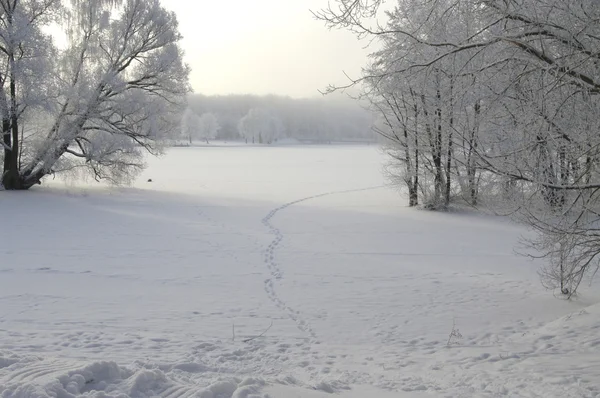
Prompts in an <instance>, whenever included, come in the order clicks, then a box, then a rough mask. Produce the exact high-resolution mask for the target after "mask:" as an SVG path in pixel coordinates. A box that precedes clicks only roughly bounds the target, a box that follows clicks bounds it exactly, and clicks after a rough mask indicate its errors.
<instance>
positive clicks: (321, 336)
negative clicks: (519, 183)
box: [0, 146, 600, 398]
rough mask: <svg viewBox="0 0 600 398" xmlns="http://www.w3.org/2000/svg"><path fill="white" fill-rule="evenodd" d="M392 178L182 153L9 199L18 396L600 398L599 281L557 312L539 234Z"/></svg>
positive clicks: (303, 150) (13, 367)
mask: <svg viewBox="0 0 600 398" xmlns="http://www.w3.org/2000/svg"><path fill="white" fill-rule="evenodd" d="M382 161H383V157H382V155H381V154H380V153H379V152H378V151H377V150H376V149H375V148H373V147H335V146H332V147H326V146H324V147H296V148H294V147H277V148H257V147H252V148H244V147H215V148H176V149H172V150H171V151H170V152H169V154H168V155H167V156H166V157H164V158H161V159H149V166H150V167H149V169H148V170H147V171H146V172H145V173H144V175H143V176H141V177H140V179H139V181H138V182H137V183H136V185H135V187H133V188H127V189H113V188H102V187H96V186H87V185H81V184H67V185H65V184H64V183H62V182H56V181H55V182H49V183H48V186H45V187H40V188H38V189H36V190H34V191H32V192H28V193H12V192H3V193H2V194H1V195H0V200H1V201H8V203H9V204H10V206H9V208H11V209H14V211H11V212H5V211H4V210H3V211H4V213H3V214H2V220H3V222H7V223H10V224H11V225H15V226H16V229H15V233H14V234H13V235H9V236H8V238H7V239H5V241H6V244H5V245H4V246H3V247H0V259H1V261H0V396H2V397H3V398H4V397H69V398H70V397H76V396H89V397H151V396H161V397H169V398H183V397H192V396H195V397H203V398H231V397H266V396H270V397H272V398H280V397H307V398H311V397H323V396H328V395H329V394H331V393H337V394H340V395H341V396H343V397H348V398H350V397H353V398H354V397H382V398H387V397H404V396H406V397H420V396H436V397H438V396H439V397H458V396H465V397H466V396H473V397H497V396H512V397H554V396H556V397H559V396H560V397H600V318H599V316H600V307H599V306H598V304H597V303H599V302H600V294H598V289H597V285H594V286H591V287H589V288H587V289H584V290H583V291H582V294H581V296H580V297H579V298H578V300H577V301H574V302H565V301H561V300H557V299H555V298H554V297H552V294H551V293H550V292H548V291H545V290H544V289H543V288H542V287H541V286H540V283H539V280H538V276H537V267H538V266H539V264H538V263H533V262H530V261H529V260H527V259H525V258H523V257H519V256H516V255H515V254H514V251H513V248H514V246H515V244H516V243H517V242H518V238H519V236H520V235H522V234H526V233H527V231H525V230H523V229H522V228H521V227H519V226H517V225H514V224H511V223H510V222H508V221H506V220H501V219H497V218H491V217H485V216H479V215H473V214H437V213H432V212H427V211H418V210H412V209H407V208H405V207H404V201H403V199H402V198H400V197H399V195H398V193H397V192H394V191H393V190H392V189H390V188H389V187H385V186H384V185H385V181H384V179H383V177H382V176H381V164H382ZM149 178H151V179H152V181H153V182H152V183H148V182H147V180H148V179H149ZM3 208H4V209H5V208H6V207H3ZM453 325H454V326H455V327H456V328H457V329H459V331H460V334H461V335H462V338H455V339H452V340H451V344H448V338H449V334H450V332H451V331H452V328H453Z"/></svg>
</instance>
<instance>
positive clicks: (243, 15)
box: [162, 0, 371, 97]
mask: <svg viewBox="0 0 600 398" xmlns="http://www.w3.org/2000/svg"><path fill="white" fill-rule="evenodd" d="M162 3H163V5H164V6H165V7H166V8H167V9H170V10H172V11H175V12H176V13H177V16H178V20H179V25H180V26H179V29H180V32H181V33H182V34H183V36H184V40H183V42H182V46H183V48H184V50H185V53H186V62H187V63H188V64H189V65H190V66H191V68H192V73H191V76H190V80H191V84H192V87H193V89H194V91H195V92H196V93H202V94H207V95H212V94H230V93H234V94H246V93H251V94H278V95H289V96H292V97H314V96H317V95H319V93H318V91H317V90H319V89H324V88H325V87H326V86H327V85H328V84H330V83H333V84H340V83H347V82H348V80H347V79H346V78H345V77H344V74H343V72H344V71H345V72H347V73H348V74H349V75H350V76H353V77H358V75H359V73H360V68H361V67H362V66H364V65H365V63H366V62H367V58H366V56H367V54H368V53H369V52H371V51H370V50H365V49H364V48H363V47H364V46H365V45H366V42H359V41H358V40H357V39H356V37H355V36H354V35H352V34H351V33H349V32H346V31H338V30H332V31H329V30H328V29H327V28H326V27H325V26H324V24H323V23H322V22H321V21H317V20H315V19H314V17H313V16H312V14H311V13H310V11H309V10H311V9H312V10H318V9H321V8H323V7H326V6H327V0H162Z"/></svg>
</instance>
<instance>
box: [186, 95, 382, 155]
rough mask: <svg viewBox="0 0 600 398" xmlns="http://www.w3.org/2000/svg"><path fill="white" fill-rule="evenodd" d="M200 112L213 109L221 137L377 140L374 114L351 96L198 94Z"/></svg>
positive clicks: (193, 103) (195, 107) (194, 100)
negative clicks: (310, 96)
mask: <svg viewBox="0 0 600 398" xmlns="http://www.w3.org/2000/svg"><path fill="white" fill-rule="evenodd" d="M188 104H189V107H190V109H191V110H192V111H193V112H194V113H195V114H197V115H202V114H207V113H208V114H212V115H214V116H215V117H216V119H217V122H218V125H219V127H220V128H219V129H218V132H217V136H216V137H217V138H219V139H223V140H239V139H243V140H245V141H247V142H254V143H265V144H267V143H271V142H274V141H276V140H278V139H281V138H294V139H297V140H306V141H313V142H330V141H372V140H373V139H374V137H373V132H372V130H371V126H372V123H373V116H372V113H371V112H369V111H368V110H365V109H363V108H362V107H361V106H360V105H358V104H357V103H356V102H354V101H350V100H348V99H345V98H344V99H332V98H326V99H323V98H317V99H292V98H288V97H278V96H254V95H227V96H205V95H201V94H194V95H191V96H190V97H189V98H188Z"/></svg>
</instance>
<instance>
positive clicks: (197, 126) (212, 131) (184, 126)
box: [180, 108, 221, 144]
mask: <svg viewBox="0 0 600 398" xmlns="http://www.w3.org/2000/svg"><path fill="white" fill-rule="evenodd" d="M220 128H221V126H219V121H218V120H217V117H216V116H215V115H214V114H213V113H210V112H207V113H203V114H202V115H200V116H199V115H197V114H196V113H194V111H192V110H191V109H190V108H187V109H186V110H185V111H184V112H183V116H182V117H181V135H180V138H182V139H183V140H186V141H187V142H188V143H190V144H191V143H192V142H193V141H194V140H202V141H206V143H207V144H208V143H209V142H210V141H209V140H211V139H213V138H216V137H217V133H218V132H219V129H220Z"/></svg>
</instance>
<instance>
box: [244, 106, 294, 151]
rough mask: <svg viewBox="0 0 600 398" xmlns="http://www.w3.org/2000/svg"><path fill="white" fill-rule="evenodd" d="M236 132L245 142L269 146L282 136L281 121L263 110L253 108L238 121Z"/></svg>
mask: <svg viewBox="0 0 600 398" xmlns="http://www.w3.org/2000/svg"><path fill="white" fill-rule="evenodd" d="M238 131H239V133H240V135H241V136H242V137H243V138H244V139H245V140H246V142H250V141H251V142H252V143H259V144H271V143H273V142H274V141H276V140H277V139H278V138H281V137H282V136H283V135H284V132H283V125H282V123H281V120H279V119H278V118H277V117H276V116H275V115H274V114H273V113H272V112H270V111H268V110H266V109H263V108H253V109H251V110H250V111H249V112H248V114H246V116H244V117H243V118H242V119H240V121H239V125H238Z"/></svg>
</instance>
